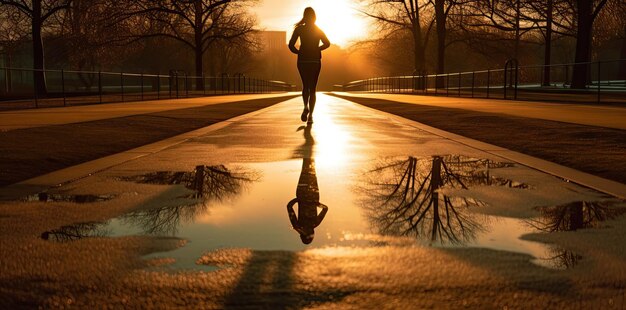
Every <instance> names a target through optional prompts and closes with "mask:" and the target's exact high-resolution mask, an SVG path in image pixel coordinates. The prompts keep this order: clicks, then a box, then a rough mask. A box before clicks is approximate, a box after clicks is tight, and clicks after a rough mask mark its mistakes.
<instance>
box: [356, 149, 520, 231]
mask: <svg viewBox="0 0 626 310" xmlns="http://www.w3.org/2000/svg"><path fill="white" fill-rule="evenodd" d="M512 165H513V164H509V163H499V162H493V161H490V160H486V159H473V158H467V157H463V156H453V155H450V156H434V157H432V158H425V159H417V158H415V157H409V158H408V159H403V160H387V161H384V162H381V163H380V164H378V165H377V166H375V167H374V169H372V170H370V171H368V172H367V173H366V174H365V175H364V182H362V184H361V185H360V186H359V187H358V189H359V190H360V191H361V192H362V194H363V197H364V200H363V206H364V208H365V209H366V210H367V213H368V216H369V218H370V220H371V222H372V224H373V225H374V226H375V228H376V229H377V230H378V231H379V233H381V234H392V235H404V236H415V237H418V238H423V239H427V240H429V241H430V242H434V241H439V242H441V243H447V242H450V243H454V244H462V243H465V242H468V241H471V240H473V239H475V236H476V233H477V232H480V231H482V229H483V228H482V225H481V223H480V221H479V219H478V218H477V217H478V216H477V215H475V214H474V213H473V212H471V210H469V209H471V208H472V207H478V206H482V205H484V203H482V202H481V201H478V200H476V199H473V198H465V197H450V196H448V195H447V194H446V189H455V188H460V189H467V187H468V186H471V185H498V186H501V185H505V186H509V185H510V186H513V184H515V187H520V188H525V187H524V186H522V185H521V184H522V183H514V182H512V181H510V180H504V179H500V178H493V177H492V176H491V175H490V173H489V169H491V168H503V167H511V166H512ZM518 184H519V185H518Z"/></svg>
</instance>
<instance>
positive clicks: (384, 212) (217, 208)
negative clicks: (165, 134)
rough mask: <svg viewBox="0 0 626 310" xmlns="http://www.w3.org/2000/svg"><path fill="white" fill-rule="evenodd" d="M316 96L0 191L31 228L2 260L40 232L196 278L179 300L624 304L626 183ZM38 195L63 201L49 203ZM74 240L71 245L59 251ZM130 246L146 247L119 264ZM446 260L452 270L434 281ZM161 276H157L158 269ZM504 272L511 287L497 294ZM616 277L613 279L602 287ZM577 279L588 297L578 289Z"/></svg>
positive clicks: (51, 252) (43, 241)
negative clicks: (309, 104) (305, 116)
mask: <svg viewBox="0 0 626 310" xmlns="http://www.w3.org/2000/svg"><path fill="white" fill-rule="evenodd" d="M318 101H319V102H318V106H317V107H316V110H315V116H314V122H313V123H312V124H305V123H302V122H300V120H299V115H300V111H301V110H300V109H301V103H300V101H299V99H293V100H289V101H286V102H283V103H280V104H278V105H276V106H274V107H272V108H271V109H268V110H266V111H264V112H262V113H259V114H256V115H254V116H253V117H250V118H245V119H241V120H238V121H236V122H232V123H230V124H228V125H227V126H225V127H223V128H221V129H218V130H216V131H213V132H210V133H208V134H204V135H202V136H199V137H196V138H194V139H191V140H188V141H186V142H184V143H181V144H177V145H174V146H171V147H169V148H167V149H165V150H163V151H160V152H157V153H154V154H152V155H148V156H144V157H142V158H139V159H136V160H132V161H129V162H126V163H124V164H121V165H117V166H115V167H112V168H109V169H106V170H104V171H101V172H99V173H96V174H93V175H90V176H88V177H85V178H82V179H79V180H77V181H74V182H71V183H68V184H65V185H63V186H60V187H57V188H53V189H50V190H48V191H45V192H40V193H33V195H31V196H27V197H24V198H23V199H22V200H21V201H20V202H15V203H2V205H0V221H1V222H2V226H3V227H5V229H4V230H3V235H4V238H3V241H2V242H3V244H4V245H6V246H8V247H18V248H19V249H22V247H23V246H25V245H24V243H26V244H28V246H26V248H25V249H24V250H23V251H17V252H16V253H15V254H12V255H14V256H11V255H9V254H5V257H4V258H3V260H4V261H3V266H2V267H3V269H9V268H10V266H11V264H10V263H7V262H8V260H9V259H11V257H12V258H15V257H16V256H20V255H21V256H22V257H21V258H22V259H24V260H29V259H30V257H28V255H30V254H28V253H31V252H30V250H29V247H35V248H37V247H41V248H44V249H45V253H47V254H46V255H48V257H49V258H50V257H52V258H51V259H52V260H59V261H58V264H59V266H65V265H64V264H71V263H72V262H71V261H72V260H74V259H76V260H80V258H78V257H83V256H84V257H90V255H93V254H94V253H96V252H94V249H100V250H99V252H97V253H99V254H97V256H98V261H100V260H102V262H103V263H106V264H107V265H106V266H107V268H108V269H111V271H110V273H113V274H116V276H115V277H116V278H117V279H118V280H116V281H114V282H115V283H116V284H115V285H113V286H114V287H115V286H116V285H119V286H120V287H122V288H123V289H121V290H122V292H123V291H124V290H130V291H134V290H142V288H143V290H144V291H146V290H147V291H150V292H151V294H153V295H159V292H161V291H162V290H173V291H175V292H179V293H180V294H181V296H183V295H185V296H187V297H185V298H184V299H183V300H184V301H183V303H182V304H184V305H187V306H190V305H195V306H203V307H208V308H222V307H227V308H228V307H235V308H237V307H244V308H245V307H251V308H258V307H261V308H264V307H269V308H276V307H278V308H301V307H302V308H307V307H312V308H315V307H322V308H323V307H345V308H353V307H360V306H359V305H361V306H363V305H370V306H371V305H373V304H368V302H373V301H376V302H375V303H374V304H386V305H387V307H392V308H395V307H396V306H398V307H400V306H403V307H406V306H407V305H409V307H410V305H414V306H415V305H417V304H415V303H413V302H414V301H411V299H412V298H409V296H418V295H420V294H427V292H428V291H429V290H433V289H435V288H437V287H438V288H439V289H440V291H438V292H437V293H432V294H433V295H432V296H431V297H432V299H431V300H430V301H429V303H427V304H420V303H418V304H420V305H422V306H426V307H440V306H442V305H445V307H453V308H454V307H455V306H462V305H465V306H470V307H482V306H485V305H488V307H501V306H506V305H517V306H520V305H522V306H524V305H525V306H529V305H533V304H537V305H544V306H546V305H547V304H544V303H543V302H545V301H546V300H549V301H550V300H552V301H554V302H555V303H554V304H553V305H558V306H566V305H572V303H573V304H575V305H589V304H591V305H599V304H597V303H598V302H608V300H609V298H610V299H611V300H612V304H611V305H612V306H616V307H620V306H621V307H623V306H624V302H623V300H622V301H619V298H617V297H614V296H620V295H619V294H622V296H623V291H624V289H623V288H624V283H625V282H624V280H625V279H626V269H625V266H626V263H624V258H625V256H624V249H625V247H626V245H625V244H624V242H623V237H624V236H625V234H624V233H625V231H626V230H625V229H624V228H625V227H624V226H625V225H624V224H625V223H624V217H623V216H622V215H623V213H625V212H624V211H625V210H626V203H624V201H621V200H619V199H616V198H613V197H611V196H608V195H606V194H603V193H600V192H597V191H594V190H591V189H588V188H585V187H582V186H579V185H576V184H574V183H571V182H568V181H567V180H563V179H560V178H558V177H555V176H551V175H547V174H544V173H541V172H539V171H537V170H533V169H530V168H527V167H525V166H524V165H521V164H519V163H514V162H511V161H508V160H505V159H502V158H498V157H497V156H494V155H491V154H489V153H486V152H484V151H482V150H478V149H474V148H471V147H468V146H466V145H464V144H461V143H458V142H455V141H452V140H450V139H446V138H442V137H440V136H437V135H434V134H431V133H429V132H426V131H423V130H420V129H417V128H415V127H412V126H410V125H409V124H408V123H404V122H398V121H395V120H393V119H391V118H388V117H387V116H386V115H385V114H383V113H377V112H373V111H372V110H369V109H366V108H363V107H360V106H358V105H356V104H354V103H351V102H348V101H345V100H341V99H338V98H333V97H329V96H326V95H320V96H319V97H318ZM18 207H19V208H20V209H17V208H18ZM37 210H40V211H37ZM37 212H43V213H44V214H52V213H54V212H57V213H59V215H58V216H50V217H49V218H45V216H43V215H42V217H44V218H37V219H34V218H35V217H36V214H37ZM68 214H71V216H69V215H68ZM20 219H22V224H21V226H20V225H17V224H16V225H17V226H18V227H19V228H17V229H16V231H24V234H23V235H24V236H20V237H19V238H17V237H16V238H15V239H13V240H11V239H10V238H11V234H12V232H10V231H9V230H8V229H7V228H6V227H9V226H11V225H12V223H16V221H18V220H20ZM29 223H31V224H32V223H36V225H34V224H33V225H31V224H29ZM37 229H38V230H37ZM15 234H17V232H16V233H15ZM7 239H8V240H7ZM173 242H174V244H172V243H173ZM129 244H130V245H129ZM103 245H108V246H110V247H111V249H112V250H111V251H112V253H113V254H107V252H106V250H105V251H102V247H101V246H103ZM20 253H21V254H20ZM60 253H65V254H60ZM68 253H70V254H69V255H70V256H68V258H69V259H68V261H65V262H63V259H61V258H54V256H56V255H67V254H68ZM71 253H77V254H76V255H77V256H76V257H74V256H72V254H71ZM80 253H82V254H80ZM90 253H91V254H90ZM42 255H43V254H42ZM23 256H25V257H23ZM113 258H115V259H113ZM124 260H129V261H131V262H133V264H134V265H132V266H131V267H128V266H126V267H121V266H122V265H124V264H123V263H120V261H124ZM431 260H432V261H431ZM428 261H430V263H427V262H428ZM303 262H306V263H303ZM85 263H86V262H84V261H77V262H75V264H76V266H73V267H72V268H69V267H68V268H69V270H75V271H76V270H78V272H86V273H87V275H86V278H87V279H91V278H92V276H90V275H89V273H88V272H87V271H85V270H90V269H89V268H93V267H77V266H80V265H81V264H85ZM303 264H304V265H303ZM424 264H426V265H424ZM118 265H119V266H118ZM307 266H309V267H307ZM311 266H317V267H315V268H314V267H311ZM428 266H430V267H428ZM29 268H37V267H35V266H30V265H29V267H27V268H26V269H29ZM60 268H65V267H60ZM311 268H312V269H311ZM353 268H357V270H353ZM431 268H432V269H431ZM108 269H107V270H108ZM64 270H65V269H64ZM316 270H317V271H316ZM444 270H445V271H444ZM31 273H35V274H37V275H39V276H41V274H43V275H45V274H47V273H48V272H47V271H45V270H44V271H41V270H40V271H37V272H34V271H27V272H24V273H18V274H15V273H13V274H11V275H9V276H5V277H4V278H3V279H2V280H3V281H7V280H8V279H10V278H13V279H15V278H23V279H22V281H23V282H25V283H26V284H25V285H26V286H28V285H33V286H35V287H37V286H38V285H35V284H33V283H31V282H29V274H31ZM231 273H235V275H231ZM381 273H382V274H384V276H382V275H381ZM447 273H452V274H456V275H457V276H458V278H455V277H450V275H446V276H444V274H447ZM105 274H106V273H105ZM598 275H601V279H600V280H601V282H599V283H596V282H594V281H599V280H598ZM607 275H608V276H607ZM93 277H106V275H97V276H95V275H94V276H93ZM207 277H208V278H211V277H213V278H214V279H217V280H215V281H217V282H216V283H214V284H211V285H210V287H211V288H212V289H214V290H215V292H213V293H207V292H205V291H203V290H202V289H200V287H202V288H206V287H204V286H202V285H200V284H197V281H200V283H204V282H202V281H205V282H206V281H209V282H211V281H214V280H207V279H208V278H207ZM267 277H269V278H267ZM283 277H286V278H283ZM381 277H382V278H381ZM442 277H443V278H445V277H448V278H447V280H446V282H442V283H443V284H437V283H439V282H438V281H439V280H440V279H442ZM157 278H158V279H159V281H158V283H159V284H158V285H156V284H147V282H146V281H148V282H150V281H152V280H154V279H157ZM266 278H267V279H266ZM54 279H57V280H54ZM62 279H64V276H58V278H55V277H52V276H51V277H50V280H49V281H50V283H52V282H54V281H58V282H59V283H62V282H63V280H62ZM150 279H152V280H150ZM181 279H185V280H184V281H183V280H181ZM268 279H269V280H268ZM418 279H419V280H418ZM462 279H463V280H462ZM470 279H471V280H470ZM485 279H488V281H487V280H485ZM90 281H91V280H84V283H85V284H84V285H92V284H86V283H90ZM118 281H120V282H118ZM181 281H183V282H185V281H188V282H185V283H187V284H184V283H183V284H181ZM194 281H196V282H194ZM442 281H443V280H442ZM472 281H476V282H472ZM484 281H486V282H484ZM585 281H587V282H585ZM602 281H604V282H602ZM79 282H80V281H79ZM313 282H318V283H323V284H313ZM483 282H484V283H483ZM3 283H7V282H3ZM194 283H196V284H194ZM211 283H213V282H211ZM374 283H378V284H374ZM399 283H401V284H399ZM205 284H206V283H205ZM205 284H203V285H205ZM483 284H484V285H485V286H484V287H483V286H482V285H483ZM74 285H75V286H76V287H80V286H81V283H74ZM93 285H95V284H93ZM323 285H330V286H329V287H323ZM368 285H369V286H368ZM422 285H423V287H422ZM50 286H51V287H54V285H53V284H50ZM399 286H402V287H403V289H398V287H399ZM430 286H432V287H430ZM500 286H501V287H502V290H503V291H502V295H501V297H500V298H494V299H493V300H489V296H492V295H493V293H494V288H495V287H500ZM605 286H609V287H610V289H606V290H603V289H598V287H605ZM443 287H445V289H443ZM129 288H130V289H129ZM217 288H219V289H217ZM455 288H459V290H462V289H467V290H468V292H470V293H467V294H470V295H469V296H466V295H463V294H465V293H459V292H456V293H455V291H454V289H455ZM75 289H76V288H75ZM16 290H17V291H19V289H16ZM24 290H26V288H24ZM111 290H113V291H112V292H118V291H115V290H114V289H111ZM45 291H46V292H48V293H46V294H41V296H39V298H40V299H41V303H43V304H46V305H52V306H59V305H58V302H59V300H61V301H63V300H65V299H63V298H66V296H71V297H69V298H70V300H71V304H76V305H88V304H94V303H96V304H97V303H98V302H97V300H100V299H99V298H102V299H101V301H102V300H106V301H105V302H110V303H112V304H118V305H122V304H126V303H125V302H127V303H128V302H130V304H131V305H133V304H134V305H135V306H140V305H144V306H145V305H147V304H146V303H147V302H148V301H157V300H160V299H162V298H169V297H163V296H161V297H158V296H153V295H146V296H143V295H142V296H143V297H142V298H135V299H133V298H132V297H129V298H130V299H129V298H127V299H124V298H122V297H119V296H118V295H116V294H117V293H111V291H110V290H109V291H102V292H92V291H89V293H84V292H83V293H80V290H78V291H72V288H68V289H67V290H61V289H59V290H56V289H51V290H50V289H49V288H48V290H45ZM94 291H97V290H94ZM216 292H222V293H216ZM229 292H230V293H229ZM573 292H579V293H580V292H584V293H581V294H582V295H581V296H583V297H580V299H578V300H572V299H570V298H569V297H568V296H569V295H570V294H573ZM3 294H7V296H8V295H10V294H18V293H17V292H15V291H14V292H12V291H11V290H5V291H3ZM107 294H113V295H115V296H114V298H111V299H107V297H106V296H107ZM188 294H192V295H193V294H199V295H198V296H196V295H194V296H195V297H194V296H188ZM202 294H207V295H202ZM211 294H214V295H211ZM437 294H443V295H437ZM59 296H65V297H59ZM130 296H132V294H131V295H130ZM164 296H169V295H167V294H165V295H164ZM207 296H208V297H207ZM285 296H289V297H285ZM516 296H517V297H516ZM607 296H608V297H607ZM59 298H60V299H59ZM187 298H188V299H187ZM203 298H204V299H203ZM174 299H176V298H174ZM6 300H10V301H15V302H17V303H20V302H23V301H22V300H21V299H19V298H18V297H15V298H9V299H6ZM123 300H126V301H125V302H122V301H123ZM277 300H283V301H277ZM293 300H298V302H295V303H291V302H293ZM385 300H387V301H385ZM168 302H172V300H169V301H168ZM387 302H390V303H387ZM148 304H149V303H148ZM165 304H168V303H165ZM169 305H172V306H174V305H178V306H180V305H181V303H180V302H179V301H176V302H172V303H169ZM392 305H393V306H392Z"/></svg>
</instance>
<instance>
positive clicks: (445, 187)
mask: <svg viewBox="0 0 626 310" xmlns="http://www.w3.org/2000/svg"><path fill="white" fill-rule="evenodd" d="M364 164H366V163H364V162H346V163H344V164H343V165H342V166H337V164H336V163H335V162H330V163H329V162H326V161H324V160H319V162H316V160H315V159H312V158H305V159H294V160H287V161H278V162H266V163H247V164H231V165H228V166H224V165H219V166H197V167H196V168H195V169H194V170H193V171H186V172H185V171H178V172H176V171H173V172H171V171H161V172H154V173H148V174H143V175H139V176H133V177H124V178H121V180H124V181H130V182H136V183H144V184H160V185H169V187H170V188H175V187H177V186H178V187H180V189H182V190H181V191H180V192H179V191H175V192H176V193H177V194H176V195H174V196H171V195H170V196H158V197H157V198H154V199H153V201H156V203H155V204H153V205H152V206H151V207H150V208H143V209H142V208H140V209H138V210H137V211H134V212H130V213H128V214H126V215H123V216H121V217H118V218H115V219H112V220H109V221H108V222H106V223H83V224H79V225H77V226H64V227H61V228H60V229H57V230H53V231H49V232H45V233H44V234H42V238H43V237H44V235H45V239H48V240H55V241H60V242H65V241H72V240H77V239H80V238H85V237H102V236H108V237H116V236H129V235H153V236H174V237H178V238H181V239H186V240H188V241H189V242H188V243H187V244H186V245H185V246H183V247H181V248H178V249H176V250H173V251H170V252H162V253H154V254H150V255H148V256H146V257H145V258H146V259H156V260H164V259H167V261H168V262H171V264H169V265H167V266H166V268H171V269H174V270H176V269H200V270H214V269H216V268H217V266H206V265H198V263H197V261H198V259H199V258H200V257H201V256H202V255H203V253H206V252H209V251H214V250H217V249H223V248H249V249H252V250H287V251H300V250H304V249H308V248H311V247H329V246H376V245H379V244H389V243H396V244H409V245H424V246H435V247H461V246H464V247H479V248H491V249H497V250H504V251H512V252H519V253H526V254H529V255H532V256H533V257H534V259H533V262H534V263H536V264H538V265H541V266H545V267H549V268H559V269H564V268H570V267H572V266H574V265H575V264H576V262H577V261H579V260H580V259H581V257H580V256H579V255H577V254H575V253H571V252H567V251H564V250H562V249H559V248H557V247H553V246H550V245H546V244H543V243H539V242H531V241H526V240H521V239H520V236H522V235H524V234H528V233H532V232H537V231H551V229H547V230H546V229H541V226H540V225H544V224H545V227H551V226H550V225H551V223H552V222H551V220H548V218H549V216H548V215H550V214H555V213H558V214H563V213H564V214H570V215H569V216H570V218H576V217H575V216H572V215H571V214H572V212H571V211H565V212H563V211H561V210H562V209H563V208H565V209H566V210H570V209H569V208H570V207H562V206H557V207H542V208H539V212H538V214H540V215H541V216H539V217H538V218H537V219H533V221H532V222H531V221H524V220H519V219H512V218H505V217H496V216H487V215H482V214H480V213H479V212H476V210H477V209H479V208H482V207H484V206H485V202H482V201H480V200H478V199H474V198H471V197H469V196H467V197H464V196H460V195H459V190H461V193H465V192H463V191H466V190H467V191H470V190H471V188H472V187H474V186H492V187H494V188H496V189H502V190H503V192H504V193H506V191H509V192H511V191H518V190H524V191H534V190H539V189H536V188H535V187H539V186H538V185H534V186H531V185H528V184H526V183H524V182H520V181H517V180H515V179H514V178H506V177H503V175H505V176H506V175H508V173H507V171H509V170H507V169H527V168H524V167H518V166H516V165H515V164H512V163H506V162H495V161H490V160H486V159H474V158H469V157H463V156H453V155H450V156H434V157H424V158H417V157H411V156H410V157H405V158H389V159H384V160H381V161H378V162H376V164H375V165H374V166H372V167H370V169H368V170H367V171H366V172H365V173H363V170H362V167H363V165H364ZM504 168H506V169H504ZM498 169H502V170H498ZM494 172H497V173H494ZM261 176H262V177H261ZM168 197H169V198H168ZM568 205H570V204H568ZM568 205H565V206H568ZM582 206H583V207H582V210H583V213H585V214H589V215H587V216H586V215H583V216H582V223H583V225H582V226H580V228H586V227H592V226H590V225H592V224H591V223H593V222H594V221H595V219H597V220H598V221H602V220H605V219H610V218H613V217H615V216H618V215H619V214H621V213H619V214H618V213H614V211H608V210H613V209H611V208H609V207H607V208H608V209H606V208H604V206H605V204H603V203H597V202H585V203H582ZM576 208H578V207H576ZM578 209H580V208H578ZM578 209H577V210H578ZM601 210H605V211H601ZM560 222H562V221H560ZM585 223H590V224H585ZM552 226H554V225H552ZM557 226H558V225H557ZM570 226H571V225H570ZM568 227H569V226H568ZM552 231H556V230H552ZM407 240H408V241H409V242H408V243H407ZM309 243H310V244H309ZM307 244H309V245H307Z"/></svg>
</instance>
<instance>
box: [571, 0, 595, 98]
mask: <svg viewBox="0 0 626 310" xmlns="http://www.w3.org/2000/svg"><path fill="white" fill-rule="evenodd" d="M576 3H577V10H578V11H577V14H576V17H577V29H576V30H577V33H576V56H575V58H574V62H576V63H577V64H576V65H574V71H573V73H572V85H571V88H573V89H584V88H586V87H587V84H588V81H589V80H588V79H589V67H590V66H589V64H587V62H589V61H590V60H591V30H592V27H593V16H592V1H589V0H578V1H576Z"/></svg>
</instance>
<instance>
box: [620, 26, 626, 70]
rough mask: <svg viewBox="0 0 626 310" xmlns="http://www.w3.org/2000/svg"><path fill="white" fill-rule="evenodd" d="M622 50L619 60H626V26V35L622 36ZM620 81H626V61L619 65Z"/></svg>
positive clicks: (625, 31)
mask: <svg viewBox="0 0 626 310" xmlns="http://www.w3.org/2000/svg"><path fill="white" fill-rule="evenodd" d="M622 35H623V36H624V37H623V38H622V50H621V52H620V57H619V59H622V60H623V59H626V24H624V33H623V34H622ZM618 79H621V80H626V61H621V62H620V64H619V76H618Z"/></svg>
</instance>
